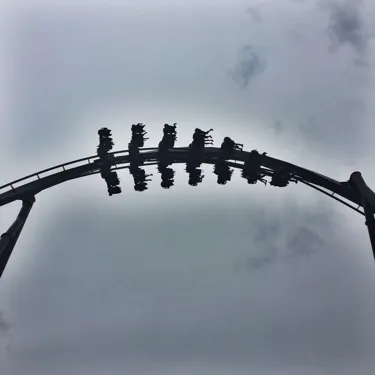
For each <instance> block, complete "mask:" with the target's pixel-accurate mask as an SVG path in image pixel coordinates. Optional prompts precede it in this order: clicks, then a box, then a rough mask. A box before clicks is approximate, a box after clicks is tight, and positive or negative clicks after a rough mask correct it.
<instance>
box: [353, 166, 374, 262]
mask: <svg viewBox="0 0 375 375" xmlns="http://www.w3.org/2000/svg"><path fill="white" fill-rule="evenodd" d="M349 181H350V182H351V183H352V184H353V185H354V188H355V189H356V190H357V191H358V192H359V194H360V195H361V198H362V206H363V210H364V213H365V218H366V222H365V224H366V225H367V230H368V234H369V237H370V242H371V247H372V253H373V254H374V259H375V217H374V212H375V193H374V192H373V191H372V190H371V189H370V188H369V187H368V186H367V184H366V183H365V181H364V179H363V177H362V175H361V173H360V172H353V173H352V174H351V176H350V180H349Z"/></svg>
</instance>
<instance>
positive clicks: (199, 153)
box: [185, 128, 213, 186]
mask: <svg viewBox="0 0 375 375" xmlns="http://www.w3.org/2000/svg"><path fill="white" fill-rule="evenodd" d="M212 130H213V129H210V130H208V131H203V130H201V129H198V128H196V129H195V131H194V134H193V142H192V143H190V145H189V155H188V159H187V162H186V169H185V170H186V172H187V173H189V185H190V186H197V185H198V184H199V183H201V182H202V181H203V178H204V175H203V174H202V170H201V169H200V168H199V167H200V166H201V164H202V163H203V158H204V153H203V152H204V147H205V146H206V145H212V144H213V140H212V136H211V135H209V133H210V132H212Z"/></svg>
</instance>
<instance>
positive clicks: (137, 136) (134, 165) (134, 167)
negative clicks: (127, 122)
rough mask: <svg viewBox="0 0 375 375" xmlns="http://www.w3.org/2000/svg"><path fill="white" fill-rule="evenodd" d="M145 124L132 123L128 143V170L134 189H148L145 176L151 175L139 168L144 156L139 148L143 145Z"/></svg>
mask: <svg viewBox="0 0 375 375" xmlns="http://www.w3.org/2000/svg"><path fill="white" fill-rule="evenodd" d="M144 127H145V125H143V124H142V123H138V124H136V125H134V124H133V125H132V127H131V129H132V138H131V141H130V143H129V159H130V167H129V172H130V174H131V175H132V176H133V178H134V190H135V191H145V190H147V189H148V187H147V181H151V180H148V179H147V177H150V176H152V175H151V174H150V175H146V172H145V171H144V170H143V169H141V168H140V166H141V165H143V164H144V161H145V160H144V157H143V156H142V154H141V152H140V150H139V149H140V148H141V147H143V146H144V144H145V140H147V139H148V138H145V137H144V136H145V135H146V134H147V132H146V131H145V130H144Z"/></svg>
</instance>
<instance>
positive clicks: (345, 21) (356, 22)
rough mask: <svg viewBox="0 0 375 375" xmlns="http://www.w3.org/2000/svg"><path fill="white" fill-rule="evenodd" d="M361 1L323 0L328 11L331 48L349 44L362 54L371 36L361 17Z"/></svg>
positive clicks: (365, 50)
mask: <svg viewBox="0 0 375 375" xmlns="http://www.w3.org/2000/svg"><path fill="white" fill-rule="evenodd" d="M363 5H364V3H363V1H360V0H357V1H351V0H345V1H332V0H328V1H324V2H323V6H324V7H325V8H326V9H327V10H328V11H329V25H328V27H327V32H328V35H329V37H330V39H331V42H332V44H331V48H332V50H337V48H338V47H340V46H341V45H345V44H347V45H350V46H351V47H353V48H354V50H355V51H356V52H357V53H358V54H360V55H364V54H365V53H366V52H367V47H368V43H369V41H370V38H371V37H372V35H371V33H370V30H369V25H368V24H367V23H366V21H365V19H364V18H363V17H362V14H361V11H363Z"/></svg>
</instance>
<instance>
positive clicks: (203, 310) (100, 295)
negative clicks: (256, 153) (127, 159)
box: [0, 0, 375, 375]
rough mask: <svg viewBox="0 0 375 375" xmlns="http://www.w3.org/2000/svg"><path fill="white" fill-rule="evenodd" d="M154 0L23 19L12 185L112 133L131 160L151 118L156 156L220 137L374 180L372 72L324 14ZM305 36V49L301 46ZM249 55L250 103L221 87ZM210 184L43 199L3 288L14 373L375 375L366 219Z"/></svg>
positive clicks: (53, 194)
mask: <svg viewBox="0 0 375 375" xmlns="http://www.w3.org/2000/svg"><path fill="white" fill-rule="evenodd" d="M223 3H224V1H223ZM138 4H139V2H137V8H134V9H133V8H132V7H127V8H124V10H121V9H120V8H112V10H111V9H109V8H107V7H104V8H101V9H98V11H97V12H95V11H92V8H90V9H88V8H85V10H84V11H83V8H75V9H76V10H72V9H67V8H64V9H62V8H59V9H57V10H56V9H49V10H47V9H46V8H43V7H42V8H39V10H38V11H37V10H35V8H34V10H32V11H30V12H29V13H27V12H24V13H23V17H21V21H22V22H21V21H19V19H18V20H17V21H14V24H13V26H14V30H13V34H12V36H11V37H10V39H9V41H10V46H11V47H12V48H11V50H12V55H11V56H12V64H13V65H12V68H14V72H13V73H12V74H9V76H11V77H12V80H13V81H12V90H11V91H12V98H13V103H12V104H13V115H14V116H13V117H11V118H10V121H9V122H5V123H4V129H5V130H6V132H7V136H6V137H3V138H2V139H1V140H0V142H3V145H4V147H1V148H0V152H1V158H0V166H1V167H2V178H3V179H4V181H3V182H4V183H5V182H7V181H6V180H7V179H8V177H9V175H11V174H12V173H13V174H15V175H12V176H11V177H14V178H16V177H18V176H19V175H22V174H23V173H24V174H28V173H29V172H30V173H31V172H33V171H34V170H35V169H39V168H43V167H48V166H49V164H54V163H55V162H56V161H57V162H60V161H61V162H62V161H66V160H68V159H70V158H74V157H75V156H77V157H82V156H84V155H85V154H87V153H92V152H93V151H94V150H95V147H96V145H97V142H98V140H97V134H96V132H97V129H98V128H99V127H101V126H102V125H104V124H105V125H106V126H109V127H110V128H112V130H113V134H114V138H115V139H114V140H115V143H116V149H120V148H122V146H124V147H126V143H127V142H128V139H129V136H130V134H129V128H128V126H129V124H131V123H132V122H134V121H144V122H146V123H147V125H148V130H149V131H150V133H149V134H151V135H150V137H151V138H152V139H151V140H150V143H147V146H148V145H150V146H151V145H155V144H156V142H157V141H158V140H159V139H160V133H161V127H160V125H161V124H163V123H165V122H174V121H177V122H178V125H179V135H178V136H179V141H181V143H180V144H179V145H182V144H183V143H184V144H185V145H186V143H187V142H188V141H190V140H191V130H193V129H194V128H195V127H196V126H198V127H202V128H206V127H207V128H210V127H213V128H215V139H216V140H219V139H222V137H223V136H224V135H229V136H233V138H234V139H235V140H237V139H238V141H239V142H244V143H245V148H246V149H253V148H258V149H259V150H262V151H268V153H269V155H270V156H276V157H281V158H283V157H284V156H285V159H286V160H290V161H292V162H296V163H298V164H301V165H304V166H306V167H308V168H311V169H314V168H316V169H317V170H318V171H319V172H322V173H324V174H328V175H332V177H334V178H338V179H340V178H342V179H344V178H347V177H348V176H349V173H350V172H351V171H352V170H353V168H354V166H357V165H358V167H359V168H360V169H362V168H367V171H368V174H369V175H370V176H371V170H372V164H371V162H372V160H373V157H372V153H373V151H372V150H371V149H372V148H373V147H372V144H371V142H369V141H368V140H369V139H372V138H371V137H369V134H371V132H369V129H368V128H367V125H366V124H367V121H368V120H371V119H372V118H373V117H374V116H372V115H371V113H372V112H371V110H372V106H370V105H369V103H370V102H369V98H370V95H372V93H373V90H372V86H371V84H372V83H371V80H370V79H369V74H370V73H371V72H370V69H353V64H352V60H351V59H349V58H348V56H346V55H345V54H342V56H341V55H339V54H329V53H327V48H326V44H327V36H326V34H323V35H321V34H319V33H317V30H321V29H324V28H325V26H326V20H325V19H322V18H323V17H320V16H321V13H320V14H319V16H318V15H317V12H316V13H314V12H305V13H304V12H302V11H301V9H302V7H303V6H302V5H300V6H295V5H293V9H292V7H291V6H290V1H289V0H288V1H285V0H280V1H278V2H267V9H265V11H267V14H264V17H263V18H262V22H261V23H255V22H249V19H248V17H245V16H244V7H243V2H242V0H241V1H240V0H238V1H237V0H234V1H232V2H231V3H230V5H225V6H223V7H221V6H215V7H214V8H212V6H211V5H207V4H206V8H203V7H202V8H200V7H199V9H198V7H195V6H193V5H191V6H190V5H186V4H185V5H186V7H185V6H184V7H183V9H181V8H180V6H176V7H175V8H173V7H162V6H160V8H159V7H158V5H156V6H154V5H153V7H151V6H147V7H143V8H142V6H140V5H138ZM153 4H156V3H154V2H153ZM189 4H192V3H191V2H189ZM215 4H216V3H215ZM293 20H298V25H295V24H293ZM292 26H293V28H295V29H296V30H297V31H298V30H300V29H302V31H303V32H302V34H303V35H304V38H305V36H306V40H309V43H305V44H304V43H301V44H299V45H296V44H295V43H290V39H287V38H286V35H285V32H284V31H285V30H288V29H289V28H290V27H292ZM310 41H311V42H310ZM238 46H245V47H244V48H242V49H241V52H240V57H239V61H238V65H237V67H236V69H235V71H236V72H237V74H238V76H239V78H238V77H237V78H238V83H239V84H240V85H242V86H243V87H245V86H246V84H247V85H248V86H249V87H250V86H251V90H238V88H237V87H236V85H234V84H233V82H231V80H230V79H228V76H226V75H225V71H226V69H227V68H228V67H233V64H232V63H233V51H235V50H236V49H237V48H238ZM249 46H250V47H249ZM253 46H262V49H260V48H254V47H253ZM264 51H266V53H264V54H265V56H266V57H267V61H270V62H272V63H270V64H269V65H267V68H266V69H265V58H263V52H264ZM2 56H4V59H5V57H7V56H8V55H7V54H2ZM359 58H361V56H359ZM365 58H366V59H368V56H365ZM259 64H260V66H259ZM369 72H370V73H369ZM259 74H261V76H259ZM257 78H259V79H257ZM364 82H365V83H366V85H364V84H363V83H364ZM118 108H120V109H121V111H120V110H118ZM139 116H141V118H140V117H139ZM275 119H279V121H280V124H278V125H277V124H276V125H277V126H276V129H278V130H277V131H278V133H277V138H276V134H275V133H276V131H275ZM369 123H370V122H369ZM300 124H301V126H300ZM371 126H372V122H371ZM122 129H124V131H123V133H122ZM154 129H157V130H155V132H154ZM371 129H372V128H370V130H371ZM153 132H154V133H153ZM366 140H367V143H366V142H365V141H366ZM73 144H74V146H72V145H73ZM365 145H369V148H368V149H366V147H365ZM365 160H368V161H369V162H368V163H367V164H366V163H365V162H364V161H365ZM181 169H183V168H181ZM204 171H205V172H206V173H205V174H206V178H205V181H204V184H202V185H201V186H199V187H198V188H196V189H194V188H192V189H189V188H188V187H187V186H186V173H185V172H181V174H180V173H177V175H176V186H175V187H174V189H171V190H170V191H165V190H162V189H160V187H159V184H160V180H159V175H157V174H156V173H155V172H154V178H153V181H152V182H151V183H150V190H149V191H148V192H147V193H145V194H136V193H135V192H134V191H133V190H132V181H131V178H130V176H129V174H128V173H127V172H123V173H120V178H121V184H122V187H123V194H121V195H120V196H118V197H108V196H106V192H105V190H106V189H105V186H104V185H103V181H102V180H101V179H100V177H99V176H92V177H88V178H85V179H82V180H79V181H71V182H69V183H66V184H63V185H61V186H58V187H56V188H53V189H51V190H49V191H48V192H44V193H43V194H41V195H40V196H38V199H37V202H36V205H35V207H34V209H33V212H32V214H31V215H30V218H29V221H28V223H27V225H26V226H25V229H24V231H23V233H22V236H21V238H20V240H19V242H18V244H17V248H16V249H15V252H14V254H13V255H12V261H11V262H10V264H9V268H7V271H6V274H5V275H4V277H3V278H2V280H1V288H0V300H1V301H2V309H3V310H4V311H6V312H7V318H9V319H11V322H12V332H11V333H12V350H11V353H9V355H7V356H6V357H7V358H4V359H3V358H1V359H0V373H1V375H3V374H4V375H14V374H17V375H26V374H27V375H34V374H35V375H47V374H51V373H53V374H56V375H60V374H61V375H63V374H64V375H65V374H67V373H69V374H76V375H80V374H86V373H88V372H89V373H90V374H92V375H102V374H107V373H111V374H114V375H117V374H123V373H129V374H135V375H137V374H140V375H145V374H153V375H159V374H160V375H161V374H163V375H165V374H185V373H189V374H190V373H194V374H197V375H201V374H204V375H210V374H220V375H221V374H222V375H224V374H234V375H244V374H249V372H251V373H252V372H254V373H257V374H260V375H265V374H267V375H270V374H272V375H273V374H277V375H284V374H285V375H286V374H288V375H291V374H293V375H297V374H298V375H310V374H311V375H312V374H314V375H315V374H317V373H319V374H324V375H326V374H327V375H328V374H329V375H331V374H332V373H340V374H345V375H349V374H350V375H351V374H353V373H358V374H361V375H372V374H374V367H375V363H374V355H373V354H374V353H373V348H374V346H375V342H374V338H375V323H374V316H375V302H374V299H371V298H369V297H368V296H369V295H375V290H374V287H375V273H374V264H373V258H372V253H371V250H370V248H369V241H368V238H367V232H366V228H365V225H364V223H363V218H362V217H358V216H356V214H353V213H352V212H349V213H348V212H347V211H348V210H349V209H347V208H345V207H341V206H340V204H339V203H337V202H335V201H333V200H330V199H329V198H327V197H325V196H322V195H320V194H319V193H317V192H315V191H313V190H311V189H309V188H307V187H305V186H301V184H297V185H294V184H293V186H292V187H290V188H289V187H288V188H285V189H276V188H274V189H273V188H270V187H269V186H267V187H263V186H262V185H261V186H251V187H249V186H248V185H247V184H246V182H244V181H243V180H241V181H240V179H239V177H238V171H237V173H236V174H235V175H234V176H233V181H232V182H231V183H230V184H228V185H229V186H226V187H224V188H223V187H222V186H217V185H216V184H215V185H214V181H215V176H213V175H212V173H211V172H212V166H204ZM152 172H153V171H152ZM152 172H151V173H152ZM17 208H18V207H17ZM1 212H2V215H4V218H7V217H13V216H12V215H7V214H6V212H5V213H4V210H3V209H2V210H1ZM334 213H336V214H334ZM15 215H16V213H15ZM5 222H6V225H8V221H5V220H4V223H5ZM294 260H295V261H294ZM235 265H237V270H236V269H234V268H235V267H234V266H235ZM238 271H241V272H238ZM333 275H334V276H333ZM3 301H5V302H6V303H4V304H3ZM0 354H1V353H0Z"/></svg>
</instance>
